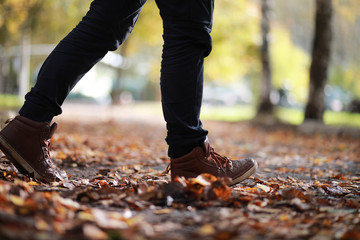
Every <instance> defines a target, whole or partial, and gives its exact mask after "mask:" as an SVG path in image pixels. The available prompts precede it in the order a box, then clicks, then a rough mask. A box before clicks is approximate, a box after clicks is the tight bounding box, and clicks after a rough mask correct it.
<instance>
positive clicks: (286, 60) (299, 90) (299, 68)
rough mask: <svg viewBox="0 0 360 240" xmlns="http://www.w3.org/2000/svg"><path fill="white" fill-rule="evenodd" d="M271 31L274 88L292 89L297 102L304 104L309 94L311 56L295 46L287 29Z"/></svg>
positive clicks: (277, 28)
mask: <svg viewBox="0 0 360 240" xmlns="http://www.w3.org/2000/svg"><path fill="white" fill-rule="evenodd" d="M271 31H272V33H271V35H272V36H273V42H272V43H271V48H270V52H271V54H270V55H271V60H272V71H273V72H272V74H273V86H274V87H275V88H277V89H278V88H283V87H286V88H289V89H291V90H292V93H293V94H294V96H295V98H296V100H298V101H299V102H302V103H304V102H305V101H306V99H307V93H308V90H307V89H308V85H309V73H308V69H309V66H310V56H309V55H308V54H307V53H306V52H305V51H304V50H302V49H301V48H299V47H297V46H295V45H294V44H293V42H292V41H291V38H290V34H289V32H288V31H286V29H284V28H281V27H276V28H273V29H272V30H271Z"/></svg>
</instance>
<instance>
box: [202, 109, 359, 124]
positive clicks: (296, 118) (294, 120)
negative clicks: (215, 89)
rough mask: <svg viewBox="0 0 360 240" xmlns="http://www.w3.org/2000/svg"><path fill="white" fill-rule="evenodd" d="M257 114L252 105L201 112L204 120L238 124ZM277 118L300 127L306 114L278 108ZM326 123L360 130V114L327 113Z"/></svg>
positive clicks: (295, 110) (297, 110)
mask: <svg viewBox="0 0 360 240" xmlns="http://www.w3.org/2000/svg"><path fill="white" fill-rule="evenodd" d="M255 114H256V109H255V107H254V106H251V105H238V106H229V107H227V106H221V107H220V106H219V107H216V106H215V107H214V106H209V105H204V106H203V108H202V112H201V118H202V119H204V120H217V121H229V122H237V121H244V120H251V119H252V118H253V117H254V116H255ZM276 117H277V118H278V119H280V120H281V121H284V122H287V123H290V124H294V125H300V124H301V123H302V122H303V121H304V112H303V110H302V109H292V108H277V110H276ZM324 122H325V124H326V125H340V126H352V127H359V128H360V114H356V113H348V112H332V111H325V114H324Z"/></svg>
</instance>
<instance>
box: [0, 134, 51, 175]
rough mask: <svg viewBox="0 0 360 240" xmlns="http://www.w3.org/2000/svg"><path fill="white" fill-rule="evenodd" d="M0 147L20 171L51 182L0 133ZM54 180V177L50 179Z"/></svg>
mask: <svg viewBox="0 0 360 240" xmlns="http://www.w3.org/2000/svg"><path fill="white" fill-rule="evenodd" d="M0 149H1V150H2V151H3V152H4V154H5V155H6V156H7V157H8V159H9V160H10V162H12V163H13V164H14V165H15V167H16V168H17V169H18V170H19V171H20V172H21V173H22V174H24V175H25V174H28V175H30V176H32V177H34V178H36V179H39V180H42V181H45V182H51V181H49V179H46V178H44V177H42V176H41V175H40V174H39V173H38V172H36V170H35V169H34V168H32V167H31V166H30V164H29V163H28V162H26V160H25V159H24V158H23V157H22V156H21V155H20V154H19V153H18V152H17V151H16V150H15V149H14V148H13V147H12V146H11V145H10V144H9V143H8V142H7V141H6V140H5V139H4V138H3V137H2V136H1V135H0ZM51 180H54V179H51Z"/></svg>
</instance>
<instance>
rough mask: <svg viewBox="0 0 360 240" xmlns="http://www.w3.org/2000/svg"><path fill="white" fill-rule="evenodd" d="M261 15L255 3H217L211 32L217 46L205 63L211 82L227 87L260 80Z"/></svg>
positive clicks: (227, 1) (227, 0)
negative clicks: (227, 84)
mask: <svg viewBox="0 0 360 240" xmlns="http://www.w3.org/2000/svg"><path fill="white" fill-rule="evenodd" d="M259 13H260V12H259V8H258V4H257V2H255V1H233V0H221V1H215V11H214V25H213V31H212V33H211V36H212V39H213V46H214V47H213V50H212V52H211V54H210V56H209V57H207V58H206V60H205V78H206V80H207V81H214V82H221V84H226V83H231V82H238V81H241V80H242V79H244V78H246V77H249V76H251V77H252V78H253V79H256V78H258V77H259V73H260V71H261V69H260V61H259V51H258V49H259V46H260V45H261V35H260V31H259V25H260V21H261V19H260V14H259ZM257 85H258V84H257Z"/></svg>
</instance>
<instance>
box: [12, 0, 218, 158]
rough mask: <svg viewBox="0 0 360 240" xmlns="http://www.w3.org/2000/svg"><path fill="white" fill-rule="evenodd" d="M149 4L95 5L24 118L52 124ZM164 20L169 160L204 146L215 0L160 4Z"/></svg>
mask: <svg viewBox="0 0 360 240" xmlns="http://www.w3.org/2000/svg"><path fill="white" fill-rule="evenodd" d="M145 2H146V0H94V1H93V2H92V4H91V6H90V10H89V11H88V13H87V14H86V16H85V17H84V18H83V19H82V21H81V22H80V23H79V24H78V25H77V26H76V27H75V28H74V29H73V30H72V31H71V32H70V33H69V34H68V35H67V36H66V37H65V38H64V39H63V40H62V41H61V42H60V43H59V44H58V45H57V47H56V48H55V49H54V51H53V52H52V53H51V54H50V55H49V56H48V58H47V59H46V61H45V62H44V64H43V66H42V68H41V70H40V72H39V75H38V79H37V82H36V84H35V86H34V87H33V88H32V89H31V91H30V92H29V93H28V94H27V95H26V96H25V103H24V105H23V107H22V108H21V109H20V112H19V113H20V115H22V116H24V117H28V118H30V119H33V120H35V121H51V119H52V118H53V117H54V116H56V115H59V114H61V112H62V110H61V105H62V104H63V102H64V100H65V98H66V97H67V95H68V94H69V92H70V91H71V89H72V88H73V87H74V86H75V84H76V83H77V82H78V81H79V80H80V79H81V78H82V76H83V75H84V74H85V73H86V72H88V71H89V70H90V69H91V68H92V67H93V66H94V65H95V64H96V63H97V62H98V61H100V60H101V59H102V58H103V57H104V56H105V54H106V53H107V52H108V51H113V50H116V49H117V48H118V47H119V46H120V44H121V43H123V42H124V41H125V40H126V38H127V36H128V35H129V34H130V32H131V31H132V29H133V27H134V25H135V22H136V20H137V18H138V16H139V14H140V11H141V9H142V6H143V5H144V4H145ZM156 2H157V5H158V7H159V9H160V15H161V17H162V19H163V28H164V34H163V38H164V45H163V54H162V62H161V79H160V82H161V94H162V107H163V113H164V118H165V121H166V123H167V129H168V135H167V138H166V141H167V143H168V144H169V156H170V157H177V156H179V155H181V154H182V153H183V152H186V151H188V150H189V149H191V148H192V147H194V146H197V145H199V144H200V143H202V142H203V141H204V140H205V138H206V135H207V131H206V130H204V129H203V128H202V123H201V121H200V119H199V114H200V107H201V100H202V90H203V70H204V67H203V65H204V58H205V57H206V56H207V55H208V54H209V53H210V51H211V48H212V42H211V37H210V32H211V28H212V13H213V7H214V0H156Z"/></svg>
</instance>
